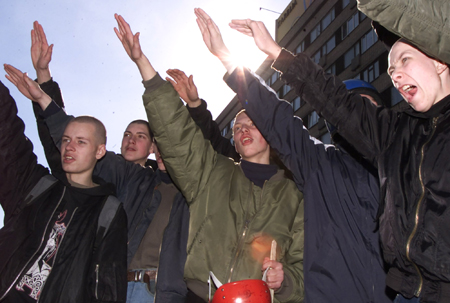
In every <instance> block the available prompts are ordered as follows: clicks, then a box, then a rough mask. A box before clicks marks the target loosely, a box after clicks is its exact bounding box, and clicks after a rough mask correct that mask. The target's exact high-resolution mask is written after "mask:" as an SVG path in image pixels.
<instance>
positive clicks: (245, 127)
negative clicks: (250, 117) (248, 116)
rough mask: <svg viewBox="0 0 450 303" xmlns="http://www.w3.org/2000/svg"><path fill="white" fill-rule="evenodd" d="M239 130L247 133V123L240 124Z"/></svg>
mask: <svg viewBox="0 0 450 303" xmlns="http://www.w3.org/2000/svg"><path fill="white" fill-rule="evenodd" d="M241 132H243V133H247V132H248V125H246V124H242V126H241Z"/></svg>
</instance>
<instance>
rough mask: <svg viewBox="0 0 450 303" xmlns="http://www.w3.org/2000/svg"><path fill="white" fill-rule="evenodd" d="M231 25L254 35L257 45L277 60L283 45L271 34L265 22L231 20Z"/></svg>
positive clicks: (246, 33)
mask: <svg viewBox="0 0 450 303" xmlns="http://www.w3.org/2000/svg"><path fill="white" fill-rule="evenodd" d="M230 27H231V28H232V29H235V30H237V31H238V32H240V33H243V34H244V35H247V36H250V37H253V39H254V40H255V43H256V46H258V48H259V49H260V50H261V51H263V52H264V53H266V54H267V55H268V56H269V57H270V58H271V59H273V60H275V59H276V58H277V57H278V55H279V54H280V52H281V47H280V46H279V45H278V44H277V43H276V42H275V41H274V40H273V38H272V36H270V33H269V31H268V30H267V28H266V26H265V25H264V23H263V22H261V21H253V20H250V19H245V20H231V23H230Z"/></svg>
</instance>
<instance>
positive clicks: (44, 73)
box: [36, 68, 52, 84]
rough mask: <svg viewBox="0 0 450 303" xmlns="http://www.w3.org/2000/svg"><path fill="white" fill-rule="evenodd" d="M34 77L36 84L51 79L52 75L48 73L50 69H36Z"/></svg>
mask: <svg viewBox="0 0 450 303" xmlns="http://www.w3.org/2000/svg"><path fill="white" fill-rule="evenodd" d="M36 76H37V82H38V84H42V83H45V82H47V81H50V80H51V79H52V75H51V73H50V69H49V68H46V69H36Z"/></svg>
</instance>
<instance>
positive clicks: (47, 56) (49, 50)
mask: <svg viewBox="0 0 450 303" xmlns="http://www.w3.org/2000/svg"><path fill="white" fill-rule="evenodd" d="M52 54H53V44H52V45H50V46H49V47H48V48H47V51H46V52H45V55H44V59H45V61H46V62H50V61H51V60H52Z"/></svg>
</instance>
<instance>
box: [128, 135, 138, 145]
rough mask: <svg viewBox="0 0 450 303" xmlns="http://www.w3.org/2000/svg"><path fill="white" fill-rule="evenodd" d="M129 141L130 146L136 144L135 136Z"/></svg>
mask: <svg viewBox="0 0 450 303" xmlns="http://www.w3.org/2000/svg"><path fill="white" fill-rule="evenodd" d="M128 141H129V142H130V144H136V140H135V138H134V136H130V139H129V140H128Z"/></svg>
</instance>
